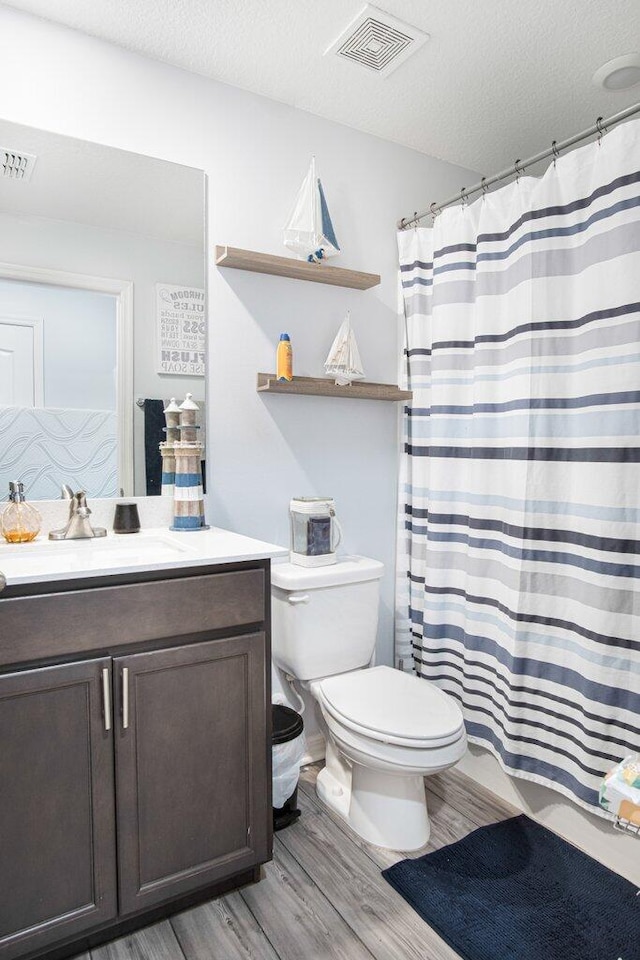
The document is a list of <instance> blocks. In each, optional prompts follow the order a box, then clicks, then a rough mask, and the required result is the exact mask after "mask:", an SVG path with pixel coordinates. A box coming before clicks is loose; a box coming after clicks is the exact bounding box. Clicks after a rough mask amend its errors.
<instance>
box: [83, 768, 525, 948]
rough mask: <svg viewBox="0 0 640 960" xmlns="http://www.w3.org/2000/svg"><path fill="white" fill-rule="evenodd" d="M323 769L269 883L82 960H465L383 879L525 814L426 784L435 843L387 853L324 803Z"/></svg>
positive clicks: (461, 780) (303, 792)
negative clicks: (320, 793)
mask: <svg viewBox="0 0 640 960" xmlns="http://www.w3.org/2000/svg"><path fill="white" fill-rule="evenodd" d="M318 769H319V765H313V766H310V767H307V768H306V769H305V770H303V771H302V775H301V778H300V790H299V793H298V797H299V806H300V809H301V810H302V817H301V818H300V820H299V821H298V823H296V824H295V825H293V826H291V827H288V828H287V829H286V830H283V831H281V832H280V833H278V834H276V838H275V844H274V857H273V862H272V863H269V864H267V865H266V867H265V868H264V875H263V879H262V880H261V881H260V883H258V884H254V885H253V886H250V887H245V888H244V889H242V890H239V891H236V892H235V893H230V894H228V895H227V896H225V897H221V898H220V899H218V900H212V901H211V902H210V903H205V904H203V905H201V906H199V907H194V908H193V909H191V910H187V911H186V912H184V913H181V914H178V915H176V916H174V917H172V918H171V919H170V920H163V921H162V922H161V923H157V924H154V925H153V926H151V927H147V928H146V929H144V930H139V931H137V932H136V933H133V934H130V935H129V936H126V937H123V938H122V939H120V940H115V941H113V942H112V943H109V944H106V945H104V946H102V947H98V948H96V949H94V950H92V951H91V953H90V954H82V956H80V957H77V958H76V960H456V958H457V954H456V953H454V951H453V950H452V949H451V947H449V946H447V944H445V943H444V942H443V941H442V940H441V939H440V937H438V935H437V934H436V933H435V931H433V930H432V929H431V928H430V927H429V926H428V925H427V924H426V923H424V921H423V920H421V919H420V917H419V916H418V915H417V914H416V913H415V911H414V910H412V909H411V907H409V906H408V904H407V903H405V901H404V900H403V899H402V897H400V895H399V894H397V893H396V892H395V891H394V890H393V889H392V888H391V887H390V886H389V884H387V883H386V881H385V880H384V879H383V878H382V876H381V874H380V870H381V869H384V867H387V866H389V865H390V864H392V863H395V862H396V861H397V860H400V859H402V858H403V857H406V856H421V855H422V854H423V853H427V852H428V851H429V850H437V849H438V848H439V847H442V846H445V845H446V844H448V843H453V842H455V841H456V840H460V839H461V838H462V837H464V836H466V835H467V833H470V832H471V831H472V830H475V829H476V827H480V826H484V825H485V824H489V823H495V822H497V821H498V820H504V819H505V818H506V817H510V816H513V815H514V814H515V813H518V812H519V811H517V810H514V809H513V808H512V807H510V806H508V805H507V804H504V803H503V802H502V801H500V800H499V799H498V798H497V797H495V796H494V795H493V794H491V793H489V792H488V791H486V790H484V789H483V788H482V787H480V786H478V784H476V783H474V782H473V781H472V780H469V779H468V778H467V777H465V776H464V775H463V774H461V773H458V772H457V771H455V770H450V771H448V772H446V773H442V774H439V775H437V776H434V777H429V778H428V779H427V781H426V783H427V786H426V790H427V803H428V806H429V814H430V817H431V837H430V839H429V843H428V845H427V846H426V847H425V848H424V850H418V851H417V852H416V853H412V854H406V853H402V851H398V852H391V851H388V850H381V849H380V848H379V847H373V846H371V845H370V844H368V843H365V841H364V840H361V839H360V838H359V837H357V836H356V835H355V834H354V833H353V832H352V831H351V830H350V829H349V828H348V827H347V826H346V824H344V823H343V822H342V821H341V820H340V819H339V817H336V816H334V815H333V814H332V813H330V812H329V811H328V810H327V809H326V807H324V806H323V805H322V804H321V803H320V801H319V800H318V798H317V797H316V794H315V780H316V777H317V775H318Z"/></svg>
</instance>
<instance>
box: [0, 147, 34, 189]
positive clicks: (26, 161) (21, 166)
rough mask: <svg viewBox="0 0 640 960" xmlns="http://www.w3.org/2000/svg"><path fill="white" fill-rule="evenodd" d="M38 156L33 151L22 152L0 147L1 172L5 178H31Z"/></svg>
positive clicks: (25, 179)
mask: <svg viewBox="0 0 640 960" xmlns="http://www.w3.org/2000/svg"><path fill="white" fill-rule="evenodd" d="M36 159H37V158H36V157H35V156H34V155H33V154H32V153H22V152H21V151H20V152H19V151H17V150H9V149H8V148H7V147H0V164H1V165H2V166H1V174H2V178H3V179H4V180H23V181H25V182H26V181H27V180H31V174H32V173H33V168H34V167H35V165H36Z"/></svg>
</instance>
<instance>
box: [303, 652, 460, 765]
mask: <svg viewBox="0 0 640 960" xmlns="http://www.w3.org/2000/svg"><path fill="white" fill-rule="evenodd" d="M314 686H316V690H317V694H318V695H319V696H320V697H321V699H322V704H323V706H324V709H325V710H326V711H327V713H328V714H329V715H330V716H331V717H333V719H334V720H335V721H336V722H338V723H340V724H342V726H344V727H346V728H347V729H348V730H352V731H353V732H354V733H356V734H359V735H360V736H362V737H366V738H369V739H371V740H375V741H378V742H380V743H389V744H395V745H397V746H401V747H410V748H414V749H417V750H428V749H436V748H438V747H442V746H446V745H447V744H451V743H454V742H456V741H458V740H460V738H461V737H462V736H464V720H463V717H462V711H461V710H460V707H459V706H458V704H457V702H456V701H455V700H454V699H453V698H452V697H450V696H449V694H447V693H445V692H444V691H443V690H440V689H439V687H436V686H435V684H433V683H430V682H429V681H428V680H422V679H419V678H418V677H415V676H412V675H410V674H406V673H402V671H400V670H393V669H392V668H391V667H385V666H380V667H372V668H370V669H368V670H359V671H355V672H353V673H347V674H338V675H337V676H333V677H328V678H326V679H324V680H321V681H319V682H318V683H317V685H314Z"/></svg>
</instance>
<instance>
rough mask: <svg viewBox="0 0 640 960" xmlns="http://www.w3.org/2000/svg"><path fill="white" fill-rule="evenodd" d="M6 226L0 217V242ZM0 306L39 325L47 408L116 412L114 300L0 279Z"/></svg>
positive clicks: (79, 291)
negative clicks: (41, 329)
mask: <svg viewBox="0 0 640 960" xmlns="http://www.w3.org/2000/svg"><path fill="white" fill-rule="evenodd" d="M5 220H6V218H4V217H2V216H0V237H1V236H3V235H6V234H5V233H4V231H5V226H6V223H5V222H4V221H5ZM1 247H2V242H1V241H0V248H1ZM2 259H4V258H3V257H2V256H1V255H0V260H2ZM0 303H2V310H3V312H6V313H7V314H9V315H12V316H28V317H39V318H41V319H42V321H43V323H42V326H43V336H42V339H43V363H42V366H43V375H44V406H45V407H57V408H64V407H66V408H71V409H81V410H115V409H116V301H115V298H114V297H112V296H110V295H109V294H104V293H94V292H93V291H91V290H70V289H68V288H66V287H50V286H47V285H46V284H41V283H21V282H18V281H15V280H2V279H0Z"/></svg>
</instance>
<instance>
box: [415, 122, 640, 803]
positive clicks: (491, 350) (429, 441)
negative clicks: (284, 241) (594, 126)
mask: <svg viewBox="0 0 640 960" xmlns="http://www.w3.org/2000/svg"><path fill="white" fill-rule="evenodd" d="M399 247H400V263H401V280H402V287H403V295H404V305H405V315H406V324H407V348H408V368H409V370H408V385H409V386H410V388H411V389H412V390H413V402H412V404H411V406H409V407H408V408H407V416H406V418H405V422H406V453H405V456H404V458H403V465H402V475H401V492H400V524H399V528H400V529H399V563H398V572H399V585H398V656H399V657H400V658H403V659H404V661H405V665H407V664H410V663H411V657H412V655H413V657H414V662H415V665H416V669H417V671H418V673H419V674H421V675H423V676H425V677H428V678H429V679H431V680H434V681H435V682H436V683H438V684H439V685H440V686H441V687H442V688H443V689H445V690H446V691H448V692H449V693H451V694H453V695H454V696H456V697H457V698H459V699H460V700H461V702H462V705H463V709H464V713H465V719H466V723H467V730H468V733H469V735H470V739H471V740H472V741H473V742H475V743H478V744H481V745H482V746H484V747H487V748H489V749H490V750H491V751H492V752H493V753H494V754H495V755H496V756H497V757H498V759H499V761H500V762H501V764H502V765H503V767H504V768H505V769H506V770H507V771H508V772H509V773H512V774H514V775H517V776H521V777H524V778H526V779H529V780H533V781H536V782H538V783H543V784H546V785H547V786H552V787H554V788H555V789H557V790H559V791H561V792H562V793H564V794H566V795H567V796H569V797H570V798H571V799H573V800H575V801H576V802H577V803H579V804H581V805H583V806H585V807H587V808H588V809H590V810H592V812H596V811H598V806H597V791H598V785H599V781H600V779H601V778H602V776H603V774H604V773H605V772H606V771H607V770H608V769H610V768H611V767H612V766H613V765H614V764H615V763H616V762H618V761H619V760H620V759H621V758H622V757H624V756H625V755H627V754H629V753H631V752H634V751H638V750H639V749H640V617H639V616H638V614H639V613H640V555H639V554H640V533H639V531H640V527H639V520H640V121H632V122H628V123H626V124H625V125H624V126H620V127H618V128H616V129H615V130H612V131H611V132H610V133H608V134H607V135H606V136H605V137H604V138H603V139H602V142H601V143H600V144H598V143H592V144H589V145H588V146H586V147H583V148H582V149H580V150H576V151H574V152H573V153H570V154H568V155H567V156H565V157H562V158H560V159H559V160H558V161H557V163H556V165H555V166H553V165H552V166H551V167H549V169H548V170H547V172H546V173H545V175H544V176H543V177H542V178H540V179H534V178H531V177H523V178H521V179H520V181H519V182H518V183H512V184H510V185H509V186H507V187H505V188H504V189H502V190H499V191H497V192H496V193H493V194H488V195H487V196H486V197H483V198H482V199H480V200H478V201H477V202H475V203H473V204H472V205H470V206H468V207H466V208H463V207H457V208H452V209H448V210H445V211H444V212H443V213H442V214H441V215H440V216H439V217H438V218H437V220H436V222H435V224H434V226H433V228H430V229H418V230H407V231H405V232H402V233H400V234H399Z"/></svg>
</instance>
